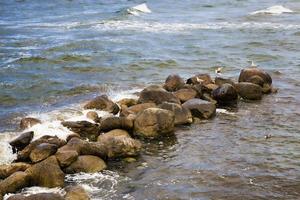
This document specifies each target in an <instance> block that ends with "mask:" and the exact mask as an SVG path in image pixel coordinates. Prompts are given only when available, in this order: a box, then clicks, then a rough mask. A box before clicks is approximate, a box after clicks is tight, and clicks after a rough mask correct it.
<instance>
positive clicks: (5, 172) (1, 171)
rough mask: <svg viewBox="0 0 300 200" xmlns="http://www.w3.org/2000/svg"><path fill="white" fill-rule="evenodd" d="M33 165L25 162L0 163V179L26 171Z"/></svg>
mask: <svg viewBox="0 0 300 200" xmlns="http://www.w3.org/2000/svg"><path fill="white" fill-rule="evenodd" d="M30 166H31V165H30V164H27V163H23V162H18V163H11V164H4V165H0V179H4V178H6V177H9V176H10V175H12V174H13V173H15V172H18V171H25V170H26V169H28V168H29V167H30Z"/></svg>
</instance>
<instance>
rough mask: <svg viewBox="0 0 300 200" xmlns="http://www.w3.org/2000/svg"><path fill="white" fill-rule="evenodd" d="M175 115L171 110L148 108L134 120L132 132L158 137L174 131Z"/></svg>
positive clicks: (143, 135) (146, 136)
mask: <svg viewBox="0 0 300 200" xmlns="http://www.w3.org/2000/svg"><path fill="white" fill-rule="evenodd" d="M174 121H175V116H174V113H173V112H172V111H169V110H164V109H160V108H148V109H146V110H144V111H142V112H140V113H139V114H138V115H137V117H136V119H135V121H134V133H135V134H136V135H138V136H142V137H145V138H158V137H161V136H165V135H167V134H169V133H172V132H173V131H174Z"/></svg>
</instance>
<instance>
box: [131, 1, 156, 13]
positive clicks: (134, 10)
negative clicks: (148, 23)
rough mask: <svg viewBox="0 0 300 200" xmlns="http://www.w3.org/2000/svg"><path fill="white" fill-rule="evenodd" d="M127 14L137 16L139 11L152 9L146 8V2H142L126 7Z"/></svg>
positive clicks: (144, 11) (149, 11) (147, 11)
mask: <svg viewBox="0 0 300 200" xmlns="http://www.w3.org/2000/svg"><path fill="white" fill-rule="evenodd" d="M127 12H128V13H129V14H132V15H135V16H139V15H140V13H152V11H151V10H150V9H149V8H148V6H147V4H145V3H142V4H139V5H137V6H134V7H131V8H128V9H127Z"/></svg>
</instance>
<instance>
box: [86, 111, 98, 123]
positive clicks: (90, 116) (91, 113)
mask: <svg viewBox="0 0 300 200" xmlns="http://www.w3.org/2000/svg"><path fill="white" fill-rule="evenodd" d="M86 117H87V118H88V119H90V120H93V121H94V122H96V123H100V121H101V117H99V116H98V114H97V112H95V111H89V112H88V113H86Z"/></svg>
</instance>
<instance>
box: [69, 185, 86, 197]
mask: <svg viewBox="0 0 300 200" xmlns="http://www.w3.org/2000/svg"><path fill="white" fill-rule="evenodd" d="M65 191H66V195H65V200H89V199H90V197H89V195H88V194H87V192H86V191H85V190H84V189H83V187H81V186H79V185H75V186H67V187H65Z"/></svg>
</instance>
